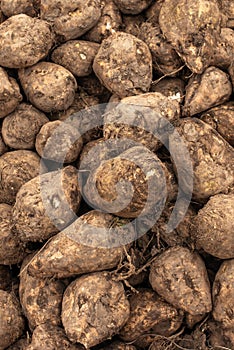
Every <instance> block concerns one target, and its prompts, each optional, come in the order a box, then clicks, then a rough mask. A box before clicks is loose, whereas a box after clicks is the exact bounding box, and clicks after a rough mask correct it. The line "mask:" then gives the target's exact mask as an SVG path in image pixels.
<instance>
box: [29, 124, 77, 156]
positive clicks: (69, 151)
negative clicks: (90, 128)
mask: <svg viewBox="0 0 234 350" xmlns="http://www.w3.org/2000/svg"><path fill="white" fill-rule="evenodd" d="M35 147H36V150H37V153H38V154H39V155H40V156H41V157H42V158H45V159H50V160H53V161H57V162H62V163H72V162H74V161H75V160H76V159H77V158H78V156H79V154H80V152H81V149H82V147H83V141H82V137H81V136H80V134H79V132H78V131H77V130H75V129H74V128H72V126H71V125H67V124H66V123H63V122H62V121H60V120H56V121H53V122H48V123H46V124H44V125H43V126H42V128H41V130H40V131H39V133H38V134H37V137H36V143H35Z"/></svg>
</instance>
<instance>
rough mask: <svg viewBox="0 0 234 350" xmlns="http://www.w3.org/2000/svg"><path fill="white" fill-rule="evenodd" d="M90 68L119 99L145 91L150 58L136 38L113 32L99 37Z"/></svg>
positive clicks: (144, 45)
mask: <svg viewBox="0 0 234 350" xmlns="http://www.w3.org/2000/svg"><path fill="white" fill-rule="evenodd" d="M93 69H94V72H95V74H96V76H97V77H98V78H99V80H100V81H101V82H102V84H103V85H104V86H105V87H106V88H107V89H109V90H110V91H111V92H112V93H116V94H117V95H118V96H120V97H121V98H123V97H126V96H131V95H138V94H141V93H143V92H147V91H148V90H149V87H150V84H151V80H152V57H151V54H150V51H149V48H148V46H147V45H146V44H145V43H144V42H143V41H141V40H139V39H137V38H136V37H134V36H132V35H130V34H126V33H123V32H117V33H114V34H112V35H111V36H109V37H108V38H107V39H105V40H103V42H102V44H101V47H100V49H99V51H98V54H97V55H96V57H95V59H94V64H93Z"/></svg>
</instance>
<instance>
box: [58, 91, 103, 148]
mask: <svg viewBox="0 0 234 350" xmlns="http://www.w3.org/2000/svg"><path fill="white" fill-rule="evenodd" d="M98 105H99V100H98V98H97V97H95V96H89V95H88V94H87V93H85V92H84V91H83V90H81V91H79V93H77V94H76V95H75V99H74V102H73V103H72V105H71V107H69V108H68V109H67V110H66V111H61V112H59V113H57V117H58V119H59V120H61V121H66V120H67V122H68V123H69V124H70V123H71V125H72V126H73V127H75V128H76V130H78V132H79V133H80V134H81V135H82V139H83V143H84V144H85V143H87V142H90V141H92V140H96V139H99V138H100V137H101V135H102V125H103V115H102V111H101V108H100V107H99V106H98ZM96 125H97V126H96Z"/></svg>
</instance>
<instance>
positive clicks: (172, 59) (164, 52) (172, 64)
mask: <svg viewBox="0 0 234 350" xmlns="http://www.w3.org/2000/svg"><path fill="white" fill-rule="evenodd" d="M138 37H139V39H141V40H143V41H144V42H145V43H146V44H147V45H148V47H149V49H150V52H151V54H152V60H153V68H154V71H155V72H156V73H157V74H158V75H160V76H163V75H167V74H169V75H170V76H176V72H177V71H178V69H179V68H180V67H181V66H183V62H182V60H181V59H180V57H179V56H178V54H177V53H176V51H175V50H174V48H173V47H172V46H171V45H170V44H169V43H168V42H167V41H166V39H165V36H163V34H162V32H161V30H160V27H159V25H155V26H153V25H152V24H151V23H148V22H145V23H143V24H142V25H141V26H140V30H139V35H138ZM174 72H175V73H174Z"/></svg>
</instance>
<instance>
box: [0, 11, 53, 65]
mask: <svg viewBox="0 0 234 350" xmlns="http://www.w3.org/2000/svg"><path fill="white" fill-rule="evenodd" d="M9 32H13V33H14V35H12V36H9V35H7V33H9ZM52 44H53V36H52V33H51V30H50V26H49V24H48V23H47V22H45V21H42V20H41V19H38V18H32V17H30V16H27V15H25V14H19V15H15V16H12V17H10V18H8V19H7V20H6V21H4V22H3V23H2V24H1V25H0V45H1V53H0V65H2V66H3V67H8V68H24V67H29V66H32V65H33V64H35V63H37V62H38V61H40V60H41V59H43V58H44V57H45V56H47V54H48V53H49V50H50V49H51V47H52Z"/></svg>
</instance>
